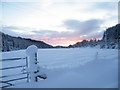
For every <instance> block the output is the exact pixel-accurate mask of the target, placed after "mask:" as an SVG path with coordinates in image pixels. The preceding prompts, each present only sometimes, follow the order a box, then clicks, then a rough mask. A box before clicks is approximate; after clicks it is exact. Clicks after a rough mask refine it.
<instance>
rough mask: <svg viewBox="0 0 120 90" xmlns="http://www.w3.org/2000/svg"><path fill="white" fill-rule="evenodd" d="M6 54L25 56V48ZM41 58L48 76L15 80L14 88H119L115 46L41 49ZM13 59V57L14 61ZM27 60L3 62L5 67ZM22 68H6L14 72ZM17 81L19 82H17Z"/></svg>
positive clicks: (8, 56) (6, 55) (4, 55)
mask: <svg viewBox="0 0 120 90" xmlns="http://www.w3.org/2000/svg"><path fill="white" fill-rule="evenodd" d="M2 56H3V58H10V57H12V58H13V57H25V56H26V54H25V50H19V51H11V52H4V53H3V54H2ZM38 60H39V62H40V63H39V65H40V66H41V70H42V71H43V72H45V73H46V74H47V77H48V78H47V79H46V80H39V82H37V83H27V82H26V81H21V82H23V83H21V84H15V86H14V88H117V87H118V51H117V50H116V49H95V48H72V49H39V51H38ZM12 62H14V61H12ZM22 63H24V62H14V63H11V64H10V63H3V67H5V66H9V65H15V64H16V65H18V64H22ZM18 72H21V70H15V69H14V71H9V72H3V75H5V74H11V73H12V74H13V73H18ZM14 83H17V82H14Z"/></svg>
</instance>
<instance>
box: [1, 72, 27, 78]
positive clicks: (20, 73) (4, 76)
mask: <svg viewBox="0 0 120 90" xmlns="http://www.w3.org/2000/svg"><path fill="white" fill-rule="evenodd" d="M23 74H27V72H26V73H19V74H13V75H8V76H1V77H0V78H6V77H12V76H17V75H23Z"/></svg>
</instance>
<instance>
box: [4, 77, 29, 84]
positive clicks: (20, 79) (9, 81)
mask: <svg viewBox="0 0 120 90" xmlns="http://www.w3.org/2000/svg"><path fill="white" fill-rule="evenodd" d="M26 78H27V77H22V78H16V79H11V80H7V81H3V82H4V83H8V82H11V81H16V80H21V79H26Z"/></svg>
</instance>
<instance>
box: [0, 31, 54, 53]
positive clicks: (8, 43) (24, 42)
mask: <svg viewBox="0 0 120 90" xmlns="http://www.w3.org/2000/svg"><path fill="white" fill-rule="evenodd" d="M0 35H1V36H2V43H1V44H2V45H0V46H1V47H2V51H12V50H20V49H26V48H27V47H28V46H29V45H32V44H34V45H36V46H37V47H38V48H53V46H52V45H49V44H46V43H45V42H43V41H36V40H32V39H27V38H21V37H13V36H10V35H7V34H4V33H2V32H0Z"/></svg>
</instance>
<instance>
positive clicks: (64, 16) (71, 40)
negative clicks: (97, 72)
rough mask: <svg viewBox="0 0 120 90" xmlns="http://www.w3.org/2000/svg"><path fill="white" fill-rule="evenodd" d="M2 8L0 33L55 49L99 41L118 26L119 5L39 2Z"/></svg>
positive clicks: (7, 4)
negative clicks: (43, 43)
mask: <svg viewBox="0 0 120 90" xmlns="http://www.w3.org/2000/svg"><path fill="white" fill-rule="evenodd" d="M1 6H2V32H4V33H7V34H9V35H12V36H21V37H25V38H32V39H36V40H40V41H44V42H46V43H48V44H51V45H54V46H56V45H64V46H67V45H70V44H75V43H76V42H80V41H82V40H83V39H87V40H89V39H91V38H98V39H99V38H101V37H102V34H103V31H104V30H105V29H106V28H108V27H111V26H114V25H116V24H117V23H118V2H79V0H66V1H65V0H64V1H63V0H40V1H39V2H2V4H1Z"/></svg>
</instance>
